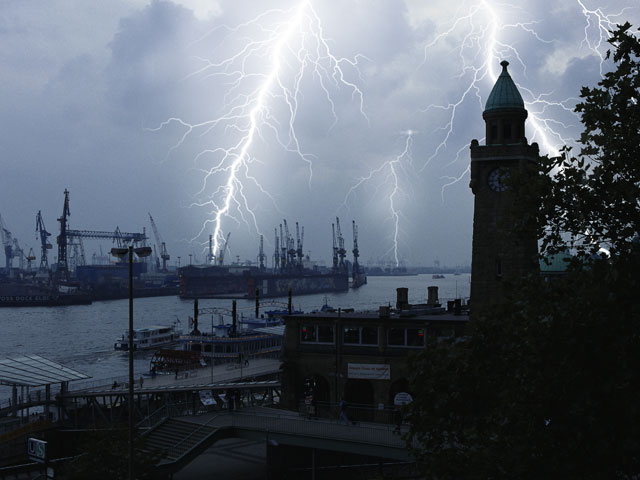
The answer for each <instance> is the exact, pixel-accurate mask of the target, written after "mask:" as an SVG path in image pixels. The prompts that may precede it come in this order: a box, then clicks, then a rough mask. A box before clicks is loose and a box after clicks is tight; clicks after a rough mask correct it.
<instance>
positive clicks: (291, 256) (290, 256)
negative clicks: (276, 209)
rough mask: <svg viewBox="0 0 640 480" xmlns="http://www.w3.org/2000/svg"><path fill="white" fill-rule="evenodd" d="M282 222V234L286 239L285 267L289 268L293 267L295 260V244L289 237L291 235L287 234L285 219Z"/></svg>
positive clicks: (287, 228)
mask: <svg viewBox="0 0 640 480" xmlns="http://www.w3.org/2000/svg"><path fill="white" fill-rule="evenodd" d="M283 222H284V234H285V237H286V253H287V265H288V266H289V268H291V267H293V266H294V265H295V263H296V262H295V258H296V249H295V243H294V240H293V237H292V236H291V233H289V226H288V225H287V219H286V218H285V219H283Z"/></svg>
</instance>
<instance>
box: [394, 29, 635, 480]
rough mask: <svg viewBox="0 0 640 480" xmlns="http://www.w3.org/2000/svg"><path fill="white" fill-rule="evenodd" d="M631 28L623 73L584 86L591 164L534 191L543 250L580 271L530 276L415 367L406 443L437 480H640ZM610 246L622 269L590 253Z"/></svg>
mask: <svg viewBox="0 0 640 480" xmlns="http://www.w3.org/2000/svg"><path fill="white" fill-rule="evenodd" d="M630 28H631V27H630V25H628V24H625V25H622V26H619V27H618V30H616V31H615V32H612V37H611V40H610V42H611V44H612V45H613V47H614V50H613V53H612V54H611V55H610V56H609V57H608V58H612V59H613V62H614V64H615V67H616V68H615V70H613V71H611V72H610V73H608V74H606V75H605V76H604V78H603V79H602V81H601V82H599V84H598V86H597V87H595V88H586V87H585V88H583V89H582V93H581V96H582V103H580V104H579V105H578V106H577V107H576V110H577V111H578V112H579V113H580V114H581V117H582V121H583V123H584V133H583V135H582V137H581V145H582V149H581V152H580V156H579V157H578V158H575V157H572V156H571V155H570V154H571V151H570V149H565V150H564V152H563V155H562V156H561V157H558V158H552V159H544V160H543V161H542V163H541V170H542V173H543V175H540V177H539V181H538V182H534V183H532V184H531V185H529V187H528V188H529V189H528V190H526V191H525V193H527V194H526V195H524V196H525V197H530V198H534V197H537V198H538V199H541V208H540V210H539V216H538V222H539V223H538V227H539V228H540V235H541V237H540V238H542V239H543V251H542V253H543V254H547V253H553V252H557V251H564V250H565V249H567V247H573V252H574V253H578V254H579V255H577V256H576V260H575V261H573V262H572V263H571V265H569V269H568V272H567V274H566V275H565V276H563V277H561V278H557V279H554V280H553V281H544V280H543V279H541V278H539V277H538V276H532V277H530V278H527V279H523V280H522V282H521V283H519V284H517V285H515V286H514V287H513V288H512V289H511V290H509V291H508V293H507V295H506V298H504V299H503V300H502V301H501V302H499V303H498V304H496V305H495V307H494V308H493V309H492V310H491V311H485V312H482V313H481V314H480V315H478V316H475V317H474V319H473V321H472V322H471V323H470V324H469V331H468V335H467V336H466V337H465V338H464V339H462V340H457V341H451V342H437V343H433V344H431V345H429V346H428V348H427V349H425V351H424V352H423V353H421V354H420V355H418V356H416V357H414V358H413V359H412V360H411V371H412V372H414V373H413V378H412V379H411V388H412V392H413V394H414V402H413V403H412V404H411V405H410V407H409V409H410V412H409V414H410V418H411V430H410V432H409V434H408V436H407V445H408V446H409V447H410V448H411V449H412V451H413V453H414V454H415V456H416V458H417V459H418V460H419V462H420V464H421V466H422V468H423V471H424V473H425V475H426V477H427V478H430V479H431V478H434V479H458V478H465V479H474V478H478V479H487V478H491V479H498V478H505V479H506V478H510V479H511V478H524V479H527V478H531V479H538V478H564V479H572V478H576V479H577V478H592V479H601V478H638V475H640V436H639V435H638V433H637V432H638V431H640V403H638V399H639V398H640V380H639V379H638V372H639V371H640V306H639V305H640V302H638V300H637V295H638V293H637V292H640V275H638V272H639V271H640V242H638V240H637V234H638V231H639V226H640V222H639V212H640V204H639V199H640V146H639V145H640V143H639V140H640V110H639V106H638V100H639V99H640V93H639V92H640V83H639V82H640V80H639V75H640V74H639V67H640V40H639V39H638V37H637V36H634V35H632V34H631V33H630ZM525 223H527V222H525ZM602 245H605V246H606V247H607V248H608V249H610V251H611V256H610V258H605V257H602V256H593V255H591V254H592V253H594V252H596V251H598V249H599V248H600V247H601V246H602ZM474 315H475V314H474Z"/></svg>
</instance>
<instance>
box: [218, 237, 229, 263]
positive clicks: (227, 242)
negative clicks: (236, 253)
mask: <svg viewBox="0 0 640 480" xmlns="http://www.w3.org/2000/svg"><path fill="white" fill-rule="evenodd" d="M230 236H231V232H229V233H227V239H226V240H225V241H224V245H223V246H222V248H221V249H220V253H219V254H218V265H222V264H224V252H225V251H226V250H227V245H228V244H229V237H230Z"/></svg>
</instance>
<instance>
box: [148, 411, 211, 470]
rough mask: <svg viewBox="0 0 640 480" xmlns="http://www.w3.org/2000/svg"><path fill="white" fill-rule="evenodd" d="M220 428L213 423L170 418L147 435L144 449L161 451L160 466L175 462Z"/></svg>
mask: <svg viewBox="0 0 640 480" xmlns="http://www.w3.org/2000/svg"><path fill="white" fill-rule="evenodd" d="M217 430H218V429H217V428H216V427H214V426H211V425H202V424H197V423H192V422H187V421H184V420H180V419H177V418H168V419H167V420H166V421H164V422H162V423H161V424H160V425H158V426H157V427H156V428H154V429H153V430H151V431H149V432H148V433H147V434H146V435H145V444H144V450H146V451H148V452H154V453H158V452H159V453H160V454H161V455H160V456H161V459H160V462H159V463H158V466H162V465H169V464H174V463H176V462H178V461H180V460H182V459H183V457H184V456H185V455H187V454H190V453H195V452H194V450H195V449H196V447H197V446H198V445H199V444H200V443H202V441H203V440H205V439H207V438H208V437H210V436H211V435H213V434H214V433H215V432H216V431H217Z"/></svg>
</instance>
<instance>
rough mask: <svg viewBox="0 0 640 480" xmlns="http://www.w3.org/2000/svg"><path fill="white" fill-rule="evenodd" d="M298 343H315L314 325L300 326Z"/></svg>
mask: <svg viewBox="0 0 640 480" xmlns="http://www.w3.org/2000/svg"><path fill="white" fill-rule="evenodd" d="M300 341H301V342H314V343H315V342H316V326H315V325H301V326H300Z"/></svg>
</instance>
